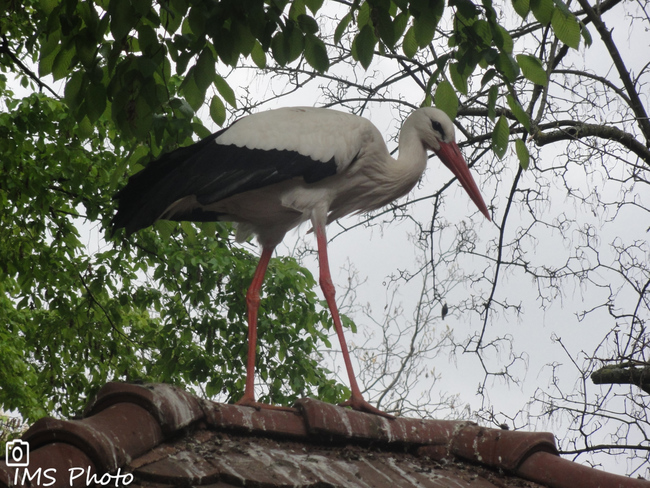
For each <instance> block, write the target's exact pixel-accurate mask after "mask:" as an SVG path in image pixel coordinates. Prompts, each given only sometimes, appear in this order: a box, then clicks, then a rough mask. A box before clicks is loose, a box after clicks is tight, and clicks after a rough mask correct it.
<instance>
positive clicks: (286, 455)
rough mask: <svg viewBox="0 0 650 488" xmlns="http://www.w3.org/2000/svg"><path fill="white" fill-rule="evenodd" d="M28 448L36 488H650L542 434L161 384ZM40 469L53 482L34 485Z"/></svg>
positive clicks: (92, 409) (40, 434)
mask: <svg viewBox="0 0 650 488" xmlns="http://www.w3.org/2000/svg"><path fill="white" fill-rule="evenodd" d="M23 440H24V441H27V442H29V443H30V448H31V458H30V464H29V467H28V470H29V474H30V475H31V476H32V485H33V486H36V485H38V483H37V482H38V481H40V482H41V485H46V484H47V486H53V487H56V486H70V476H69V473H70V469H71V468H74V469H76V470H77V471H81V469H80V468H84V469H85V472H84V476H83V477H82V476H81V475H80V476H79V477H78V478H75V479H74V480H73V483H72V484H73V486H85V484H86V477H90V478H89V479H93V478H92V476H93V475H94V476H96V478H94V479H95V480H98V479H101V478H100V476H106V478H105V480H107V481H109V482H111V485H112V486H115V484H114V483H115V480H118V481H122V482H124V484H128V485H129V486H133V487H136V486H141V487H147V488H163V487H171V486H191V485H201V486H207V487H212V488H226V487H231V486H259V487H268V488H273V487H287V486H303V487H314V488H315V487H318V486H332V487H351V488H354V487H360V488H363V487H383V486H386V487H390V488H401V487H412V486H418V487H422V488H426V487H431V488H442V487H449V486H457V487H468V488H470V487H471V488H494V487H500V488H503V487H511V486H518V487H530V488H534V487H542V486H546V487H551V488H583V487H584V488H587V487H589V488H591V487H595V486H599V487H600V488H650V482H647V481H644V480H633V479H629V478H624V477H621V476H617V475H612V474H609V473H604V472H602V471H598V470H595V469H592V468H588V467H585V466H581V465H578V464H576V463H572V462H570V461H568V460H565V459H562V458H560V457H559V456H558V455H557V450H556V447H555V443H554V439H553V436H552V435H551V434H547V433H526V432H518V431H504V430H497V429H486V428H483V427H480V426H478V425H476V424H474V423H472V422H461V421H438V420H419V419H402V418H398V419H396V420H387V419H385V418H382V417H377V416H374V415H368V414H365V413H360V412H355V411H352V410H349V409H344V408H341V407H337V406H334V405H329V404H326V403H323V402H320V401H317V400H313V399H303V400H300V401H299V402H298V403H297V404H296V406H295V409H293V410H289V411H283V410H267V409H264V410H260V411H257V410H254V409H251V408H248V407H239V406H236V405H223V404H217V403H213V402H208V401H204V400H200V399H198V398H196V397H195V396H193V395H191V394H189V393H187V392H185V391H183V390H180V389H178V388H174V387H172V386H169V385H161V384H148V385H133V384H123V383H109V384H107V385H106V386H105V387H104V388H103V389H102V390H101V391H100V392H99V393H98V395H97V397H96V398H95V399H94V400H93V401H92V402H91V404H90V405H89V407H88V409H87V411H86V417H85V418H84V419H82V420H69V421H66V420H56V419H52V418H45V419H41V420H39V421H38V422H36V423H35V424H34V425H33V426H32V427H31V428H30V429H29V430H28V431H27V432H26V433H25V435H24V436H23ZM38 467H41V468H42V471H41V474H44V473H45V469H50V471H49V472H48V473H49V474H50V475H51V474H53V473H56V476H55V477H54V478H53V479H54V481H55V483H51V482H50V479H49V478H46V479H40V480H38V479H36V478H35V477H34V473H35V472H36V470H37V469H38ZM15 469H16V470H17V471H14V468H12V467H11V466H7V465H6V463H5V462H4V461H0V487H5V486H12V485H13V482H14V480H17V481H19V483H18V484H19V485H20V484H21V483H20V481H22V479H21V476H24V474H25V468H15ZM21 469H22V471H21ZM77 471H75V473H76V472H77ZM504 473H507V474H504ZM16 475H17V478H16V477H15V476H16ZM28 478H29V477H28ZM524 479H526V480H529V481H524Z"/></svg>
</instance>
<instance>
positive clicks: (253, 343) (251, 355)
mask: <svg viewBox="0 0 650 488" xmlns="http://www.w3.org/2000/svg"><path fill="white" fill-rule="evenodd" d="M272 254H273V248H266V247H264V248H262V255H261V256H260V261H259V263H257V268H256V269H255V274H254V275H253V281H252V282H251V284H250V286H249V287H248V292H247V293H246V305H247V308H248V358H247V362H246V387H245V389H244V396H243V397H241V398H240V400H239V401H238V402H237V405H245V406H248V407H254V408H257V409H260V408H272V409H278V410H289V411H293V410H294V409H292V408H289V407H276V406H273V405H266V404H264V403H258V402H256V401H255V352H256V348H257V311H258V309H259V308H260V289H261V288H262V283H263V282H264V275H265V274H266V269H267V268H268V267H269V261H270V260H271V255H272Z"/></svg>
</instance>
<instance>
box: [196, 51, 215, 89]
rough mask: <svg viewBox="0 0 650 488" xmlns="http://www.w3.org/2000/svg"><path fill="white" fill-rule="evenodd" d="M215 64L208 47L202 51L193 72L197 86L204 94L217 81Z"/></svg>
mask: <svg viewBox="0 0 650 488" xmlns="http://www.w3.org/2000/svg"><path fill="white" fill-rule="evenodd" d="M214 64H215V63H214V56H213V55H212V51H211V50H210V49H208V48H207V47H206V48H205V49H203V51H201V54H200V55H199V59H198V60H197V62H196V65H195V66H194V70H193V74H194V80H195V82H196V86H197V87H198V88H199V89H200V90H201V91H203V92H205V90H207V89H208V87H209V86H210V85H211V84H212V82H213V81H214V80H215V77H216V73H215V66H214Z"/></svg>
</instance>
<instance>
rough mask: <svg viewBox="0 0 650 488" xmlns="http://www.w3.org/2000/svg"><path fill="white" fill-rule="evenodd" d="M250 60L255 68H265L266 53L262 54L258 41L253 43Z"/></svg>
mask: <svg viewBox="0 0 650 488" xmlns="http://www.w3.org/2000/svg"><path fill="white" fill-rule="evenodd" d="M251 59H252V60H253V62H254V63H255V66H257V67H258V68H260V69H264V68H266V53H265V52H264V48H263V47H262V45H261V44H260V43H259V41H255V45H254V46H253V49H252V51H251Z"/></svg>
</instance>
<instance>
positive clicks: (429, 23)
mask: <svg viewBox="0 0 650 488" xmlns="http://www.w3.org/2000/svg"><path fill="white" fill-rule="evenodd" d="M439 20H440V16H439V15H438V13H437V12H436V11H435V10H434V9H429V8H427V9H425V10H424V11H422V12H421V13H420V16H419V17H418V18H416V19H414V20H413V30H414V34H415V40H416V42H417V43H418V46H419V47H421V48H423V47H426V46H428V45H429V43H430V42H431V41H433V36H434V35H435V34H436V27H437V26H438V21H439Z"/></svg>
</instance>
